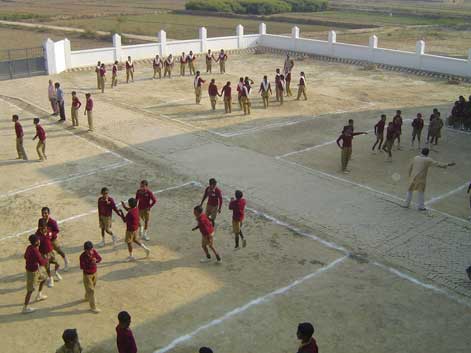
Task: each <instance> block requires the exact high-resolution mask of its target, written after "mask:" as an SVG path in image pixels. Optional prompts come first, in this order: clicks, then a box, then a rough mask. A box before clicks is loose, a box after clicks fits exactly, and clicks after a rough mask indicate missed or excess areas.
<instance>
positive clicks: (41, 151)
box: [33, 118, 47, 162]
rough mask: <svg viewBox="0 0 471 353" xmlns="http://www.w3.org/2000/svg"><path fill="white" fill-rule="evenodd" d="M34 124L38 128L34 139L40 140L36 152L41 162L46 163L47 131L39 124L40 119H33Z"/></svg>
mask: <svg viewBox="0 0 471 353" xmlns="http://www.w3.org/2000/svg"><path fill="white" fill-rule="evenodd" d="M33 124H34V125H35V126H36V135H34V137H33V141H34V140H36V139H39V141H38V144H37V145H36V152H37V153H38V157H39V160H40V161H41V162H42V161H45V160H46V159H47V156H46V131H44V129H43V127H42V126H41V125H40V124H39V118H34V119H33Z"/></svg>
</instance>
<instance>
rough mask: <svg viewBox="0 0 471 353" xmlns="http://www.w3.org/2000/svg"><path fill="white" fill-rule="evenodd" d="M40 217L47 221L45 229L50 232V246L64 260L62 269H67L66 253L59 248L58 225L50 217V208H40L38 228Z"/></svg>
mask: <svg viewBox="0 0 471 353" xmlns="http://www.w3.org/2000/svg"><path fill="white" fill-rule="evenodd" d="M41 219H44V220H45V221H46V223H47V229H48V230H49V231H50V232H51V235H52V238H51V241H52V247H53V248H54V250H55V251H57V253H58V254H59V255H60V256H61V257H62V259H63V260H64V269H63V270H64V271H68V270H69V259H68V257H67V255H66V254H65V253H64V251H63V250H62V248H61V245H60V242H59V226H58V225H57V222H56V221H55V220H54V219H53V218H52V217H51V210H50V209H49V207H43V208H42V209H41V218H40V219H39V220H38V229H39V223H40V222H41Z"/></svg>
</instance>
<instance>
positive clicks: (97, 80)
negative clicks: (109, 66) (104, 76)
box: [95, 61, 101, 89]
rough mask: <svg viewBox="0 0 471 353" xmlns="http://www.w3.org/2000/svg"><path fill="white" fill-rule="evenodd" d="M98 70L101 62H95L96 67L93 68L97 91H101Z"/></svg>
mask: <svg viewBox="0 0 471 353" xmlns="http://www.w3.org/2000/svg"><path fill="white" fill-rule="evenodd" d="M100 68H101V61H99V62H97V64H96V67H95V74H96V88H97V89H101V80H100Z"/></svg>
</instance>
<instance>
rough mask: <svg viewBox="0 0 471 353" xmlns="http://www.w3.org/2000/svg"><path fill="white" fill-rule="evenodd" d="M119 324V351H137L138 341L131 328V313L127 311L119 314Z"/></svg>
mask: <svg viewBox="0 0 471 353" xmlns="http://www.w3.org/2000/svg"><path fill="white" fill-rule="evenodd" d="M118 321H119V323H118V326H116V345H117V346H118V352H119V353H137V346H136V341H135V340H134V335H133V333H132V331H131V329H130V328H129V326H130V325H131V315H129V313H128V312H127V311H121V312H120V313H119V314H118Z"/></svg>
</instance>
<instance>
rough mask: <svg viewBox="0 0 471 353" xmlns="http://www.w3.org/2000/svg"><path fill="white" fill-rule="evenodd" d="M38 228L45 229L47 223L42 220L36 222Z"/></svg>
mask: <svg viewBox="0 0 471 353" xmlns="http://www.w3.org/2000/svg"><path fill="white" fill-rule="evenodd" d="M38 227H39V228H44V227H47V221H46V220H45V219H44V218H40V219H39V222H38Z"/></svg>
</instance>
